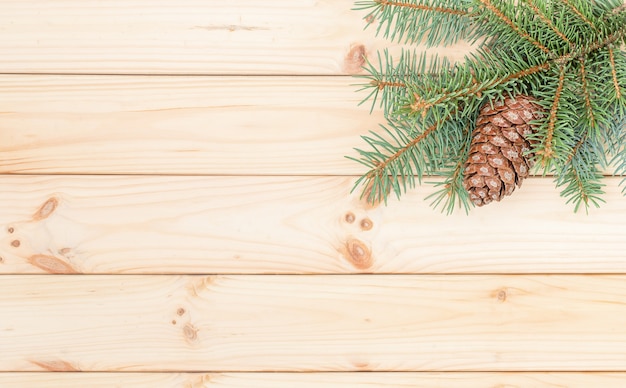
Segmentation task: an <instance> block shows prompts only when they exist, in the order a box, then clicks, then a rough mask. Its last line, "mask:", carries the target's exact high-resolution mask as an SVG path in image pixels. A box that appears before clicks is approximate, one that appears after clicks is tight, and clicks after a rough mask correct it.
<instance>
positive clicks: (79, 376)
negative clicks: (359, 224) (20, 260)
mask: <svg viewBox="0 0 626 388" xmlns="http://www.w3.org/2000/svg"><path fill="white" fill-rule="evenodd" d="M624 381H626V373H615V372H614V373H597V372H596V373H591V372H588V373H575V372H570V373H528V372H526V373H510V372H509V373H498V372H491V373H481V372H473V373H462V372H447V373H427V372H395V373H385V372H371V373H356V372H344V373H206V374H204V373H63V372H55V373H40V372H15V373H0V384H2V386H4V387H9V388H85V387H90V388H110V387H113V386H115V387H116V388H135V387H150V388H173V387H179V388H247V387H258V388H294V387H297V388H319V387H324V388H410V387H419V388H442V387H446V388H485V387H507V388H523V387H534V388H562V387H569V388H589V387H603V388H623V386H624Z"/></svg>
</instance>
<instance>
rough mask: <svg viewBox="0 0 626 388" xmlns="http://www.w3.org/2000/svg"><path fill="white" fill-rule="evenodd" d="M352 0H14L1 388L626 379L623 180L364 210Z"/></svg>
mask: <svg viewBox="0 0 626 388" xmlns="http://www.w3.org/2000/svg"><path fill="white" fill-rule="evenodd" d="M352 6H353V3H352V0H318V1H314V0H266V1H259V0H231V1H214V0H180V1H178V0H154V1H146V0H123V1H122V0H109V1H106V2H103V1H98V0H54V1H43V0H37V1H36V0H19V1H7V0H0V73H1V74H0V173H1V175H0V228H1V229H0V274H1V275H0V386H1V387H28V388H30V387H59V388H61V387H62V388H65V387H156V388H159V387H193V388H197V387H211V388H225V387H272V388H273V387H277V388H282V387H284V388H291V387H339V388H346V387H427V388H431V387H432V388H434V387H463V388H467V387H489V388H491V387H581V388H582V387H585V388H587V387H624V386H626V373H624V372H626V239H625V236H626V222H625V221H624V219H625V217H626V199H624V198H623V197H622V195H621V193H620V189H619V188H618V183H619V181H620V179H621V178H611V177H609V178H607V179H606V181H605V183H606V184H607V186H606V191H607V195H606V196H605V199H606V200H607V203H606V204H605V205H604V206H603V207H602V208H601V209H599V210H595V209H594V210H592V211H591V212H590V214H589V215H585V214H584V213H583V214H574V213H573V212H572V208H571V207H570V206H567V205H565V204H564V201H563V200H562V199H561V198H560V197H559V193H558V191H556V190H555V189H554V183H553V182H552V181H551V180H550V179H549V178H532V179H529V180H528V181H526V182H525V183H524V187H523V188H522V189H521V190H519V191H518V192H516V194H515V195H514V196H513V197H511V198H507V199H506V201H504V202H503V203H499V204H492V205H490V206H488V207H487V208H484V209H476V210H474V211H473V212H472V213H471V214H470V215H469V216H466V215H465V214H463V213H462V212H459V213H457V214H455V215H453V216H450V217H446V216H443V215H441V214H440V213H439V212H437V211H435V210H432V209H431V208H429V206H428V203H427V202H425V201H424V197H425V196H426V195H427V194H428V193H430V192H431V191H432V188H430V187H428V186H424V187H420V188H418V189H416V190H414V191H412V192H411V193H410V194H408V195H407V196H406V197H405V198H404V199H403V200H402V201H401V202H398V201H395V200H392V201H391V202H390V204H389V206H387V207H385V206H379V207H375V208H372V207H370V206H367V205H366V204H364V203H363V202H362V201H360V200H359V198H358V195H357V194H350V189H351V187H352V184H353V182H354V180H355V179H356V177H357V176H358V174H360V173H362V172H363V170H362V168H361V167H360V166H358V165H356V164H355V163H353V162H351V161H349V160H347V159H345V158H344V156H345V155H354V154H355V153H354V151H353V150H352V148H353V147H355V146H360V145H362V143H361V140H360V138H359V136H360V135H361V134H364V133H365V132H366V131H368V130H370V129H376V128H377V126H378V123H380V122H381V113H380V112H379V111H374V113H373V114H372V115H369V113H368V110H369V106H358V105H357V104H358V102H359V101H360V99H361V98H363V97H364V95H362V94H359V93H356V92H355V90H356V89H357V87H356V86H354V84H355V83H357V82H358V81H357V80H355V79H354V78H352V77H351V74H354V73H358V72H359V70H360V66H361V65H362V63H363V55H365V56H369V57H372V56H374V55H376V54H375V53H376V52H377V50H381V49H383V48H389V49H390V50H391V51H392V52H397V51H398V50H399V47H398V46H397V45H394V44H392V43H389V42H388V41H385V40H384V39H382V38H376V37H375V36H374V30H373V28H370V29H367V30H364V27H365V24H366V23H367V22H366V21H365V20H363V19H362V17H363V15H362V14H360V13H358V12H355V11H352V10H351V8H352ZM373 23H374V24H375V23H376V21H373ZM469 49H470V48H469V47H467V46H464V45H459V46H457V47H452V48H447V49H445V50H439V53H440V54H442V55H448V56H450V57H452V58H455V59H459V58H462V56H463V55H464V54H465V53H466V52H467V51H468V50H469ZM364 371H370V372H373V373H360V372H364ZM52 372H55V373H52ZM78 372H81V373H78ZM268 372H273V373H268Z"/></svg>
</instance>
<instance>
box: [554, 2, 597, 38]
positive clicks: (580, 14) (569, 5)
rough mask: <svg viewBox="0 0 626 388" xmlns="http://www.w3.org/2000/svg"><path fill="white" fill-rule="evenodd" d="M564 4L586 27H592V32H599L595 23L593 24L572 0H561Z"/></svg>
mask: <svg viewBox="0 0 626 388" xmlns="http://www.w3.org/2000/svg"><path fill="white" fill-rule="evenodd" d="M560 1H561V2H562V3H563V4H565V5H566V6H567V7H568V8H569V9H570V10H571V11H572V12H573V13H574V14H575V15H576V16H577V17H579V18H580V20H582V21H583V22H584V23H585V24H586V25H588V26H589V27H591V29H592V30H594V31H597V30H598V28H597V27H596V25H595V24H594V23H592V22H591V20H589V19H588V18H587V17H586V16H585V15H584V14H583V13H582V12H581V11H580V9H579V7H576V6H574V5H573V4H572V2H571V0H560Z"/></svg>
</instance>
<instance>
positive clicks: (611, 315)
mask: <svg viewBox="0 0 626 388" xmlns="http://www.w3.org/2000/svg"><path fill="white" fill-rule="evenodd" d="M0 295H2V304H1V305H0V316H2V317H3V318H2V321H0V343H1V344H2V349H3V351H2V352H1V353H0V370H2V371H45V370H48V371H49V370H60V371H77V370H82V371H181V372H182V371H199V370H207V371H284V372H293V371H553V370H558V371H564V372H565V371H582V370H584V371H607V370H610V371H626V353H625V352H624V349H625V348H626V303H625V301H626V276H617V275H613V276H609V275H595V276H581V275H569V276H565V275H559V276H557V275H553V276H548V275H544V276H539V275H535V276H532V275H526V276H506V275H497V276H496V275H492V276H486V275H417V276H416V275H372V276H346V275H344V276H341V275H329V276H320V275H315V276H311V275H309V276H306V275H282V276H280V275H276V276H272V275H230V276H226V275H223V276H176V275H171V276H162V275H161V276H159V275H153V276H150V275H143V276H136V275H128V276H115V275H107V276H98V275H96V276H80V275H78V276H64V277H59V276H55V275H18V276H11V275H6V276H3V277H2V282H1V283H0Z"/></svg>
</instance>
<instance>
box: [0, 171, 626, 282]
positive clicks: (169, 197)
mask: <svg viewBox="0 0 626 388" xmlns="http://www.w3.org/2000/svg"><path fill="white" fill-rule="evenodd" d="M353 181H354V178H342V177H325V178H322V177H139V176H1V177H0V187H2V188H3V189H2V190H0V228H1V229H0V231H1V235H0V238H1V239H0V257H2V261H1V262H0V272H2V273H42V272H50V273H74V272H78V273H369V272H375V273H381V272H382V273H413V272H415V273H511V272H513V273H550V272H560V273H591V272H599V273H625V272H626V255H624V252H626V239H624V236H626V224H625V223H624V218H625V217H626V199H624V198H623V197H622V195H621V194H620V193H619V189H618V188H617V183H618V181H619V179H618V178H607V184H608V186H607V190H608V194H607V195H606V196H605V198H606V200H607V201H608V203H606V204H605V205H603V207H602V208H601V209H597V210H596V209H594V210H592V211H591V215H590V216H586V215H585V214H584V213H582V214H574V213H573V210H572V208H571V207H570V206H567V205H565V204H564V201H563V200H562V199H561V198H560V197H559V196H558V192H557V191H556V190H555V189H554V187H553V183H552V181H551V180H549V179H540V178H531V179H528V180H527V181H526V182H524V187H522V188H521V189H519V191H517V192H516V193H515V195H514V196H512V197H508V198H506V200H504V201H503V202H501V203H497V204H492V205H490V206H488V207H486V208H481V209H475V210H474V211H473V212H472V213H471V214H470V215H469V216H466V215H465V214H464V213H462V212H458V213H457V214H455V215H453V216H449V217H447V216H445V215H442V214H440V213H439V212H438V211H436V210H433V209H431V208H430V207H429V206H428V202H426V201H424V200H423V199H424V196H425V194H426V193H428V192H429V188H424V189H420V190H415V191H413V192H411V194H408V195H406V196H405V197H404V198H403V200H402V201H399V202H398V201H396V200H392V201H391V202H390V203H389V205H388V206H387V207H385V206H379V207H377V208H371V207H369V206H366V205H365V204H364V203H363V202H362V201H359V199H358V195H357V194H353V195H349V194H348V193H349V191H350V188H351V187H352V184H353ZM430 190H432V188H430Z"/></svg>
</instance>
